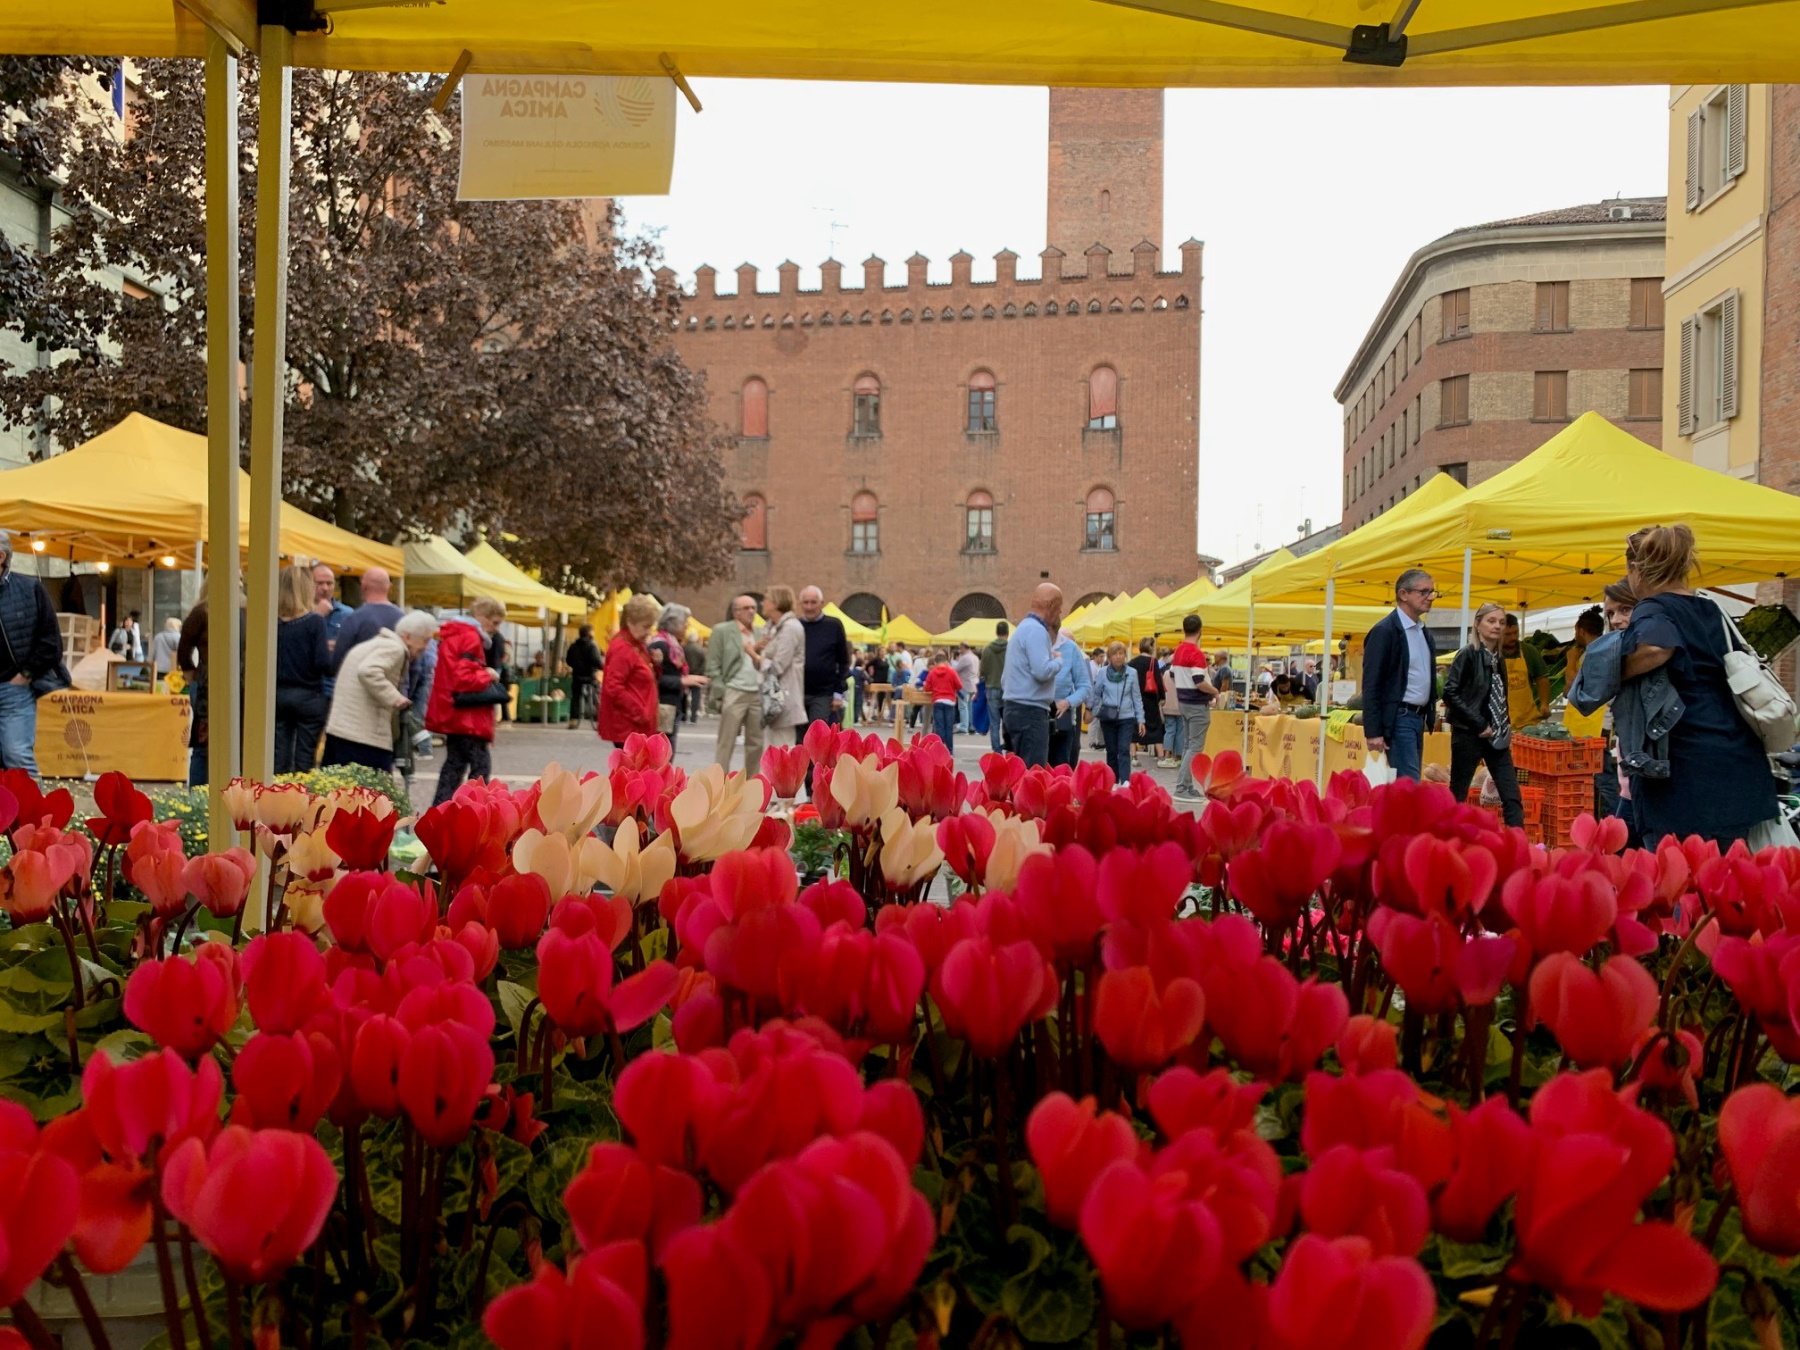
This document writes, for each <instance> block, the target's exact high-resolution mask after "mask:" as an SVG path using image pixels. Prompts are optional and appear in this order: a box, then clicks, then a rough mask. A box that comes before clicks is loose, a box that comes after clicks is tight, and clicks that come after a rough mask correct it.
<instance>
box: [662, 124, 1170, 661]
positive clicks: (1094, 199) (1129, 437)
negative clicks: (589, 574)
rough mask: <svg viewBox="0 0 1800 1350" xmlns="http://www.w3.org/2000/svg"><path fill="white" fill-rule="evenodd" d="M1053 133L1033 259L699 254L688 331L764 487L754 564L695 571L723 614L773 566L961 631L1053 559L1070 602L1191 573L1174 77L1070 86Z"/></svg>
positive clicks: (1007, 602)
mask: <svg viewBox="0 0 1800 1350" xmlns="http://www.w3.org/2000/svg"><path fill="white" fill-rule="evenodd" d="M1049 157H1050V174H1049V194H1048V203H1047V211H1046V216H1047V220H1046V237H1047V239H1048V240H1049V241H1050V242H1049V244H1048V245H1047V246H1046V247H1045V248H1044V250H1043V251H1042V252H1041V253H1040V254H1039V258H1040V261H1041V268H1040V275H1039V276H1037V277H1030V276H1020V275H1019V267H1018V265H1019V257H1018V255H1017V254H1015V253H1013V252H1011V251H1010V250H1004V249H1003V250H1002V251H1001V252H999V253H997V254H995V255H994V278H993V279H992V280H991V281H990V280H981V281H977V280H975V279H974V276H973V268H974V259H973V257H971V255H969V254H968V253H964V252H958V253H955V254H953V255H952V256H951V258H950V280H949V282H948V283H937V282H931V281H928V279H927V276H926V271H927V266H928V260H927V259H925V258H923V257H920V256H917V255H914V256H913V257H911V258H908V259H907V260H906V264H905V267H906V273H905V281H904V282H903V283H900V284H894V283H893V282H892V281H891V280H890V278H889V276H888V269H887V264H886V263H884V262H883V261H882V260H881V259H879V258H870V259H868V260H867V261H865V262H864V263H863V265H862V269H861V271H862V275H861V277H860V278H859V279H858V280H859V281H860V284H857V282H856V281H851V282H848V283H847V282H846V279H845V277H844V275H843V266H842V264H841V263H839V262H837V261H835V260H833V261H828V262H826V263H824V264H823V265H822V267H821V273H822V276H821V282H822V284H821V287H820V289H818V290H805V291H802V290H801V289H800V286H799V276H800V269H799V267H798V266H797V265H795V264H794V263H791V262H788V263H783V264H782V265H781V266H780V267H779V268H778V269H777V285H776V289H774V290H773V291H765V290H761V289H759V286H758V271H757V269H756V268H755V267H754V266H750V265H748V264H746V265H745V266H742V267H739V268H738V269H737V286H736V290H735V292H732V293H726V294H721V293H720V292H719V289H718V285H717V274H716V273H715V272H714V270H713V269H712V268H711V267H700V268H698V269H696V272H695V275H694V288H693V294H692V297H691V298H690V299H689V301H688V302H687V303H686V305H685V306H684V310H683V317H682V326H681V329H680V332H679V334H678V336H677V346H678V348H679V349H680V351H681V354H682V357H683V359H685V360H686V361H687V362H688V363H689V364H690V365H691V366H693V367H695V368H697V369H700V370H704V371H705V372H706V376H707V389H708V396H709V398H710V400H711V412H712V416H713V419H714V421H716V422H718V423H720V424H722V425H723V426H725V427H727V428H729V429H731V430H732V431H734V432H735V433H736V444H735V446H734V447H733V448H732V449H731V451H730V452H729V453H728V455H727V460H726V465H727V473H728V475H729V478H730V482H731V484H732V486H733V487H734V488H736V489H737V491H739V492H740V493H741V494H742V495H743V499H744V503H745V516H744V523H743V539H742V544H743V546H742V549H741V551H740V552H739V554H738V558H737V567H736V575H735V576H734V577H733V578H732V579H731V580H729V581H725V582H720V583H718V584H717V585H715V586H712V587H709V588H707V589H705V590H701V591H698V592H687V593H683V594H680V596H679V598H680V599H681V600H682V601H683V602H684V603H688V604H691V605H692V606H693V607H694V609H695V611H696V612H697V613H698V614H699V615H700V616H701V618H702V619H703V620H704V621H707V622H711V621H713V620H714V619H715V617H716V616H719V615H722V614H724V612H725V606H726V604H727V602H728V598H729V596H730V595H732V594H734V593H737V592H741V591H750V592H754V593H760V592H761V591H763V590H764V589H765V588H766V587H767V586H769V585H771V584H774V583H777V582H780V583H786V584H789V585H792V586H794V587H795V588H796V589H798V588H799V587H800V586H803V585H808V584H816V585H818V586H820V587H822V588H823V589H824V591H825V593H826V595H827V596H828V597H831V598H834V599H836V600H837V601H838V602H839V603H840V604H841V605H842V606H843V607H844V609H845V611H846V612H848V613H849V614H850V615H851V616H852V617H855V618H858V619H861V620H863V621H864V622H871V623H872V622H875V621H878V620H879V618H880V614H881V610H882V608H883V607H884V606H885V607H886V609H887V610H888V612H889V614H890V615H898V614H902V613H905V614H907V615H909V616H911V617H912V618H913V619H915V620H917V621H918V622H920V623H922V624H924V625H925V626H926V627H927V628H930V629H933V630H942V629H944V628H948V627H950V626H951V625H953V624H955V623H959V622H961V621H962V620H964V619H966V618H971V617H998V616H1000V615H1002V614H1007V613H1011V614H1012V615H1013V616H1014V617H1017V616H1018V614H1019V613H1020V612H1021V610H1022V608H1023V602H1024V599H1025V597H1026V596H1027V595H1028V594H1029V592H1030V591H1031V589H1032V588H1033V587H1034V586H1035V585H1036V584H1037V583H1038V581H1039V580H1040V579H1041V578H1049V579H1050V580H1053V581H1055V582H1056V583H1057V584H1058V585H1060V586H1061V587H1062V588H1063V591H1064V593H1065V594H1066V596H1067V597H1068V600H1069V603H1070V604H1071V605H1073V604H1074V603H1076V602H1078V601H1079V600H1081V599H1083V598H1085V597H1088V596H1090V595H1092V594H1094V593H1096V592H1106V593H1108V594H1112V593H1116V592H1118V591H1120V590H1122V589H1126V588H1130V589H1133V590H1136V589H1138V588H1140V587H1142V586H1145V585H1149V586H1155V587H1157V588H1158V589H1164V588H1171V587H1174V586H1177V585H1181V584H1183V583H1185V582H1187V581H1190V580H1192V579H1193V578H1194V576H1195V575H1196V572H1195V567H1196V563H1195V534H1196V512H1197V505H1198V495H1197V494H1198V482H1197V480H1198V467H1199V465H1198V461H1199V415H1200V279H1201V267H1200V264H1201V246H1200V244H1199V243H1198V242H1197V241H1194V240H1190V241H1188V242H1187V243H1185V244H1183V245H1181V247H1180V250H1179V253H1180V266H1179V268H1178V269H1174V270H1162V269H1161V268H1159V266H1158V264H1159V261H1160V257H1159V251H1158V244H1157V242H1156V241H1157V238H1158V236H1159V235H1160V233H1161V223H1162V222H1161V215H1162V95H1161V92H1160V91H1155V90H1149V91H1146V90H1052V91H1051V95H1050V139H1049ZM1058 241H1062V242H1061V243H1060V244H1059V242H1058ZM661 593H662V592H660V591H659V592H658V594H661Z"/></svg>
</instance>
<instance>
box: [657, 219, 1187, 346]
mask: <svg viewBox="0 0 1800 1350" xmlns="http://www.w3.org/2000/svg"><path fill="white" fill-rule="evenodd" d="M1202 248H1203V246H1202V244H1201V243H1200V241H1199V240H1197V239H1189V240H1188V241H1187V242H1186V243H1184V244H1182V245H1181V247H1180V254H1181V266H1180V267H1179V268H1176V269H1174V270H1172V271H1165V270H1160V269H1159V268H1158V267H1157V260H1158V249H1157V247H1156V245H1155V244H1153V243H1151V242H1150V241H1149V240H1144V241H1143V242H1142V243H1139V244H1137V245H1135V246H1134V247H1133V248H1132V249H1131V251H1130V252H1129V253H1128V254H1127V255H1126V256H1125V257H1124V258H1123V259H1118V258H1117V255H1115V254H1114V253H1113V252H1112V251H1111V250H1110V249H1108V248H1106V247H1104V246H1103V245H1100V244H1095V245H1094V246H1093V247H1091V248H1089V249H1088V250H1087V251H1086V253H1085V254H1084V255H1083V256H1082V257H1080V258H1070V257H1068V256H1067V255H1066V254H1064V253H1063V251H1062V250H1061V249H1058V248H1047V249H1044V250H1043V251H1042V252H1041V253H1040V254H1039V255H1038V258H1039V262H1040V275H1038V276H1036V277H1021V276H1019V275H1018V266H1019V255H1018V254H1016V253H1014V252H1013V251H1012V250H1011V249H1001V250H1000V252H998V253H996V254H995V255H994V278H993V280H991V281H976V280H975V279H974V277H973V268H974V263H975V259H974V257H973V255H971V254H969V253H966V252H962V251H960V250H959V251H958V252H956V253H953V254H951V255H950V280H949V281H948V282H933V281H930V280H928V279H927V272H928V270H929V268H930V259H928V258H926V257H924V256H923V255H922V254H918V253H915V254H913V255H912V257H910V258H908V259H907V260H906V262H905V267H906V281H905V283H904V284H902V285H898V286H890V285H888V284H887V263H886V261H885V260H884V259H881V258H878V257H869V258H866V259H864V261H863V264H862V284H861V285H860V286H847V285H845V283H844V265H843V264H842V263H841V262H839V261H838V260H837V259H835V258H833V259H828V260H826V261H825V262H823V263H821V264H820V266H819V273H820V285H819V287H818V289H816V290H802V289H801V288H800V268H799V265H798V264H797V263H794V262H784V263H782V264H781V265H780V266H779V267H778V268H777V269H776V272H777V275H778V283H777V286H776V289H775V290H773V291H765V290H762V289H761V288H760V287H759V285H758V269H757V268H756V267H755V266H754V265H753V264H751V263H743V264H740V265H739V266H738V267H737V268H736V269H735V270H736V272H737V289H736V291H734V292H728V293H724V294H721V293H720V292H719V290H718V276H719V274H718V271H717V270H716V269H715V268H713V267H711V266H708V265H705V264H703V265H701V266H700V267H697V268H695V269H694V285H693V289H692V291H691V292H689V293H688V295H687V296H686V299H685V302H684V304H683V306H682V318H681V321H680V326H681V327H682V328H684V329H687V330H689V331H694V330H706V331H713V330H717V329H746V328H748V329H759V328H778V327H780V328H788V327H795V326H798V327H802V328H813V327H819V328H831V327H841V326H844V325H858V324H891V323H901V324H910V323H919V324H929V323H964V322H970V321H978V320H982V319H1034V318H1055V317H1064V316H1069V315H1077V314H1096V315H1105V314H1128V313H1129V314H1136V313H1157V312H1164V311H1173V312H1181V311H1186V310H1193V309H1197V308H1198V298H1199V292H1200V277H1201V273H1200V265H1201V253H1202Z"/></svg>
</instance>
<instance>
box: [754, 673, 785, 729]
mask: <svg viewBox="0 0 1800 1350" xmlns="http://www.w3.org/2000/svg"><path fill="white" fill-rule="evenodd" d="M757 692H758V695H759V697H760V698H761V699H762V720H763V725H764V726H765V727H767V726H773V725H774V724H775V722H776V721H777V720H778V719H779V718H780V717H781V715H782V714H783V713H784V712H786V711H787V690H785V689H783V688H782V687H781V677H780V676H779V675H777V674H776V673H775V667H774V663H773V662H765V663H764V664H763V677H762V688H761V689H760V690H758V691H757Z"/></svg>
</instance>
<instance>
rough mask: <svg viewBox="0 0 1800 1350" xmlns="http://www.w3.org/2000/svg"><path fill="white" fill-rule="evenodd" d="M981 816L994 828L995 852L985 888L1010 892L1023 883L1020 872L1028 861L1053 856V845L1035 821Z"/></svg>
mask: <svg viewBox="0 0 1800 1350" xmlns="http://www.w3.org/2000/svg"><path fill="white" fill-rule="evenodd" d="M981 814H982V815H984V816H986V817H987V818H988V819H989V820H990V821H992V822H993V826H994V850H993V852H992V853H990V854H989V855H988V861H987V868H986V870H985V871H984V872H983V873H982V878H981V885H982V888H983V889H984V890H993V891H1010V890H1011V889H1012V888H1013V885H1014V884H1015V883H1016V882H1017V881H1018V879H1019V869H1020V868H1021V867H1023V866H1024V865H1025V860H1026V859H1027V858H1029V857H1030V856H1031V855H1032V854H1034V853H1048V852H1050V845H1048V844H1046V843H1045V842H1044V840H1043V835H1042V833H1041V831H1040V829H1039V825H1038V822H1037V821H1035V820H1027V819H1025V818H1023V817H1020V816H1009V815H1007V814H1006V813H1005V812H1004V811H983V812H981Z"/></svg>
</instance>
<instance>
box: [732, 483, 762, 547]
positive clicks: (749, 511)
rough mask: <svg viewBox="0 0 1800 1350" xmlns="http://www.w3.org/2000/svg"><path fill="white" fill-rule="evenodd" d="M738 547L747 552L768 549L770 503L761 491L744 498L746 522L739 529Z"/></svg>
mask: <svg viewBox="0 0 1800 1350" xmlns="http://www.w3.org/2000/svg"><path fill="white" fill-rule="evenodd" d="M738 547H739V548H741V549H743V550H744V551H745V552H746V553H763V552H766V551H767V550H768V547H769V504H768V503H767V502H766V501H764V500H763V499H762V494H760V493H756V492H752V493H751V494H750V495H749V496H748V497H745V498H744V523H743V526H742V528H741V529H740V531H739V537H738Z"/></svg>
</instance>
